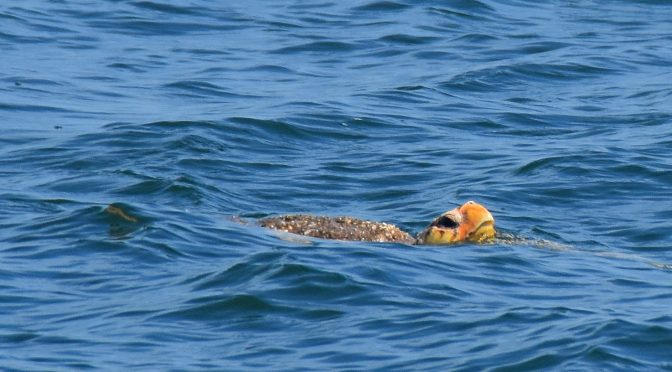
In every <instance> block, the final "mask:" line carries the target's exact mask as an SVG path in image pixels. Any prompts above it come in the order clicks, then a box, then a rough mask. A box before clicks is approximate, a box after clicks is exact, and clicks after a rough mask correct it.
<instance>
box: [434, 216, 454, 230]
mask: <svg viewBox="0 0 672 372" xmlns="http://www.w3.org/2000/svg"><path fill="white" fill-rule="evenodd" d="M434 225H435V226H436V227H444V228H447V229H454V228H456V227H458V226H459V225H460V224H459V223H458V222H457V221H455V220H454V219H453V218H450V217H449V216H441V217H439V218H438V219H437V220H436V223H435V224H434Z"/></svg>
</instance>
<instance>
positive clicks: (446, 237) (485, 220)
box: [418, 201, 495, 244]
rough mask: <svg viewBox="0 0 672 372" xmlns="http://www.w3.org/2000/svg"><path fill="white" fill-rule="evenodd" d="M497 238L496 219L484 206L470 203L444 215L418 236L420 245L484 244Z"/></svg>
mask: <svg viewBox="0 0 672 372" xmlns="http://www.w3.org/2000/svg"><path fill="white" fill-rule="evenodd" d="M494 237H495V219H494V218H493V217H492V214H490V212H489V211H488V210H487V209H486V208H485V207H484V206H482V205H480V204H478V203H476V202H473V201H468V202H466V203H464V204H462V205H461V206H459V207H457V208H455V209H453V210H450V211H448V212H445V213H443V214H442V215H440V216H439V217H437V218H436V219H434V221H432V223H431V224H429V226H427V227H426V228H425V229H424V230H423V231H422V232H421V233H420V235H419V236H418V244H454V243H459V242H477V243H480V242H484V241H487V240H490V239H492V238H494Z"/></svg>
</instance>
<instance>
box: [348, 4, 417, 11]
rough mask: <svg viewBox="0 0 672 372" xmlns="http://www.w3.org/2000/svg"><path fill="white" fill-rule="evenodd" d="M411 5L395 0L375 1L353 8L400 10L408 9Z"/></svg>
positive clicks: (360, 9) (359, 9)
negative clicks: (395, 0)
mask: <svg viewBox="0 0 672 372" xmlns="http://www.w3.org/2000/svg"><path fill="white" fill-rule="evenodd" d="M408 8H409V6H408V5H405V4H402V3H398V2H394V1H373V2H370V3H368V4H365V5H360V6H358V7H355V8H353V9H354V10H356V11H366V12H385V11H400V10H404V9H408Z"/></svg>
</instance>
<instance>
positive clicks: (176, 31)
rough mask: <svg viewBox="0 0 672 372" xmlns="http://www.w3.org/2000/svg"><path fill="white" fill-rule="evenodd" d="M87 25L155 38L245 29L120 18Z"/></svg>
mask: <svg viewBox="0 0 672 372" xmlns="http://www.w3.org/2000/svg"><path fill="white" fill-rule="evenodd" d="M87 25H88V26H89V27H91V28H94V29H100V30H103V31H105V32H114V33H117V34H121V35H128V36H133V35H144V36H155V37H161V36H168V35H170V36H182V35H190V34H199V33H208V32H226V31H235V30H240V29H242V28H244V27H245V26H243V25H225V24H217V23H196V22H166V21H154V20H143V19H133V18H128V17H122V16H117V17H114V18H113V19H107V20H104V19H99V20H91V21H87Z"/></svg>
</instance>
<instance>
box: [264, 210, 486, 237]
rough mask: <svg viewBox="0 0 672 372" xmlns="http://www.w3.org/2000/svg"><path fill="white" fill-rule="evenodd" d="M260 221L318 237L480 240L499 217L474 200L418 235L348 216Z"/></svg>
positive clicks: (446, 214) (448, 213)
mask: <svg viewBox="0 0 672 372" xmlns="http://www.w3.org/2000/svg"><path fill="white" fill-rule="evenodd" d="M259 224H260V225H261V226H263V227H266V228H270V229H274V230H280V231H285V232H288V233H293V234H298V235H305V236H311V237H315V238H323V239H337V240H357V241H372V242H396V243H404V244H432V245H438V244H454V243H459V242H478V243H480V242H485V241H489V240H492V239H493V238H494V237H495V219H494V218H493V217H492V215H491V214H490V212H489V211H488V210H487V209H486V208H485V207H484V206H482V205H480V204H478V203H476V202H473V201H468V202H466V203H464V204H462V205H461V206H459V207H457V208H455V209H452V210H450V211H447V212H445V213H443V214H441V215H440V216H438V217H437V218H435V219H434V221H432V223H430V224H429V226H427V227H426V228H425V229H424V230H423V231H422V232H420V234H418V236H417V238H413V237H412V236H411V235H410V234H408V233H407V232H404V231H402V230H401V229H399V228H398V227H397V226H395V225H392V224H389V223H384V222H373V221H365V220H360V219H357V218H352V217H344V216H342V217H324V216H310V215H304V214H297V215H286V216H279V217H267V218H262V219H260V220H259Z"/></svg>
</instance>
